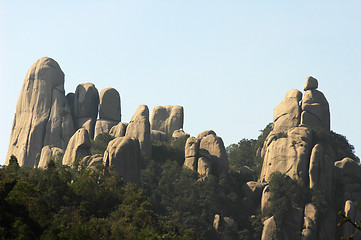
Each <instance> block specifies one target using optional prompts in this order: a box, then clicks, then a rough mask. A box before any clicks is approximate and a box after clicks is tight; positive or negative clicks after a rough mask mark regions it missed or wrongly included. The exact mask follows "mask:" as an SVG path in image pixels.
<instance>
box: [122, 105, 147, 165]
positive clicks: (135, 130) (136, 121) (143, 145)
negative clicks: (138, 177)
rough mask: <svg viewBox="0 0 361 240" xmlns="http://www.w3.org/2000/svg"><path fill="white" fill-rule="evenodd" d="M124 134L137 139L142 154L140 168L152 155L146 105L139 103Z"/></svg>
mask: <svg viewBox="0 0 361 240" xmlns="http://www.w3.org/2000/svg"><path fill="white" fill-rule="evenodd" d="M125 136H127V137H131V138H136V139H138V141H139V145H140V152H141V156H142V164H141V166H142V168H143V167H145V166H146V164H147V162H148V161H149V160H150V159H151V157H152V142H151V139H150V123H149V110H148V107H147V106H146V105H140V106H139V107H138V108H137V110H136V112H135V113H134V115H133V117H132V119H131V120H130V122H129V125H128V127H127V131H126V134H125Z"/></svg>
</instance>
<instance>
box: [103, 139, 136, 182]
mask: <svg viewBox="0 0 361 240" xmlns="http://www.w3.org/2000/svg"><path fill="white" fill-rule="evenodd" d="M103 164H104V165H105V166H108V167H111V168H112V169H113V170H114V171H115V172H116V173H118V174H119V175H120V176H122V177H123V178H124V181H125V182H134V183H139V182H140V170H141V153H140V146H139V141H138V139H136V138H130V137H119V138H115V139H113V140H112V141H110V142H109V144H108V147H107V149H106V150H105V152H104V157H103Z"/></svg>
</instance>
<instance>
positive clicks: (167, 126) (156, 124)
mask: <svg viewBox="0 0 361 240" xmlns="http://www.w3.org/2000/svg"><path fill="white" fill-rule="evenodd" d="M183 118H184V112H183V107H181V106H157V107H155V108H153V110H152V114H151V117H150V124H151V128H152V130H158V131H161V132H164V133H165V134H166V136H167V141H170V140H172V134H173V132H174V131H175V130H178V129H181V128H183Z"/></svg>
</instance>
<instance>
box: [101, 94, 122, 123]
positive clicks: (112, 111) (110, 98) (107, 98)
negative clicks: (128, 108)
mask: <svg viewBox="0 0 361 240" xmlns="http://www.w3.org/2000/svg"><path fill="white" fill-rule="evenodd" d="M99 118H100V119H103V120H111V121H114V122H120V120H121V112H120V96H119V93H118V91H117V90H116V89H114V88H106V89H103V90H102V91H101V92H100V105H99Z"/></svg>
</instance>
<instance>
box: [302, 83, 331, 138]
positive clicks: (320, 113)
mask: <svg viewBox="0 0 361 240" xmlns="http://www.w3.org/2000/svg"><path fill="white" fill-rule="evenodd" d="M317 87H318V82H317V80H316V79H315V78H313V77H309V78H308V79H307V82H306V83H305V88H304V89H305V94H304V97H303V99H302V105H301V108H302V113H301V124H303V125H307V126H311V127H321V128H324V129H326V130H328V131H329V130H330V110H329V106H328V102H327V100H326V98H325V96H324V95H323V93H322V92H320V91H318V90H316V89H317Z"/></svg>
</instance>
